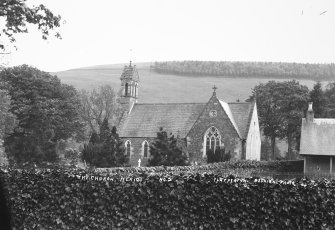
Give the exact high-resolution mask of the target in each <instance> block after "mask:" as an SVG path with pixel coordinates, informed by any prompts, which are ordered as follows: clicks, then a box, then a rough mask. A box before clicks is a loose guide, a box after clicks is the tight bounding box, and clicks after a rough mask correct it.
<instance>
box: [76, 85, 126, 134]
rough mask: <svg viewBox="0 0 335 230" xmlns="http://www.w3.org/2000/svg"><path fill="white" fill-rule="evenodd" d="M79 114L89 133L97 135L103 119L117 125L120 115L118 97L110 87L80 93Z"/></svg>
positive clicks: (105, 86)
mask: <svg viewBox="0 0 335 230" xmlns="http://www.w3.org/2000/svg"><path fill="white" fill-rule="evenodd" d="M80 100H81V106H80V114H81V117H82V119H83V120H84V121H85V123H86V124H87V126H88V127H89V128H88V129H89V130H90V132H96V133H98V131H99V128H100V126H101V125H102V123H103V121H104V119H107V120H108V122H110V123H114V124H117V122H118V120H119V118H120V115H121V106H120V103H119V97H118V95H117V94H116V93H115V91H114V89H113V88H112V87H111V86H110V85H104V86H100V87H99V88H98V89H93V90H92V91H90V92H89V91H86V90H82V91H80Z"/></svg>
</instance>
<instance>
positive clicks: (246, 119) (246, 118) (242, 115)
mask: <svg viewBox="0 0 335 230" xmlns="http://www.w3.org/2000/svg"><path fill="white" fill-rule="evenodd" d="M228 104H229V107H230V110H231V112H232V114H233V117H234V120H235V123H236V124H237V126H238V129H239V131H240V134H241V136H242V138H247V136H248V132H249V127H250V122H251V118H252V112H253V110H254V106H255V103H247V102H232V103H228Z"/></svg>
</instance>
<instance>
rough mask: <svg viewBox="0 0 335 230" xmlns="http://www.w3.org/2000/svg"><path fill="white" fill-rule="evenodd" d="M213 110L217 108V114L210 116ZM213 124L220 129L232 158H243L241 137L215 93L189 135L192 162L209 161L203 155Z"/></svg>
mask: <svg viewBox="0 0 335 230" xmlns="http://www.w3.org/2000/svg"><path fill="white" fill-rule="evenodd" d="M211 110H215V111H216V112H217V115H216V116H214V117H213V116H210V115H209V113H210V111H211ZM212 126H214V127H216V128H217V129H218V130H219V132H220V134H221V141H222V142H223V144H224V146H225V150H226V152H229V151H230V153H231V155H232V158H236V159H241V157H242V145H241V141H240V138H239V136H238V134H237V132H236V130H235V128H234V126H233V124H232V123H231V121H230V119H229V117H228V116H227V114H226V112H225V111H224V110H223V108H222V106H221V105H220V102H219V100H218V99H217V98H216V96H214V95H213V96H212V98H211V99H210V100H209V102H208V103H207V105H206V107H205V109H204V111H203V112H202V114H201V115H200V116H199V118H198V120H197V121H196V122H195V124H194V125H193V127H192V129H191V130H190V132H189V133H188V135H187V139H188V141H187V143H188V145H187V150H188V153H189V156H190V162H191V163H195V162H197V164H205V163H207V162H206V158H205V157H204V156H203V154H204V135H205V133H206V131H207V130H208V129H209V128H210V127H212Z"/></svg>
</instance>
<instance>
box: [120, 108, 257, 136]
mask: <svg viewBox="0 0 335 230" xmlns="http://www.w3.org/2000/svg"><path fill="white" fill-rule="evenodd" d="M228 105H229V106H228V110H227V107H226V108H224V109H225V111H226V113H227V115H228V117H229V118H230V119H231V121H232V123H233V125H234V126H235V128H236V129H237V132H238V133H239V134H240V136H241V137H242V138H246V137H247V135H248V127H249V125H250V119H251V114H252V110H253V104H251V103H228ZM205 106H206V104H205V103H171V104H135V105H134V107H133V108H132V111H131V113H130V114H129V115H128V116H127V117H126V118H125V120H124V121H123V122H122V124H121V127H120V129H119V130H120V137H156V136H157V132H158V129H159V127H163V128H164V130H166V131H167V132H169V133H170V132H172V133H173V134H179V135H180V137H186V135H187V133H188V132H189V131H190V129H191V128H192V126H193V124H194V123H195V121H196V120H197V119H198V117H199V115H200V114H201V112H202V111H203V109H204V108H205ZM229 108H230V111H229ZM228 113H230V115H229V114H228Z"/></svg>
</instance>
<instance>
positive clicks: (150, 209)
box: [2, 169, 335, 229]
mask: <svg viewBox="0 0 335 230" xmlns="http://www.w3.org/2000/svg"><path fill="white" fill-rule="evenodd" d="M92 173H93V172H92ZM95 173H96V172H95ZM2 174H3V176H5V178H6V182H7V185H8V187H7V189H8V192H9V198H10V206H11V211H12V215H13V225H14V229H320V228H321V229H322V228H323V229H331V227H333V226H335V214H334V210H335V181H328V180H321V181H312V180H307V179H295V180H290V181H288V180H286V181H261V182H260V181H259V180H257V178H245V179H239V178H236V177H234V176H230V177H229V178H220V177H219V176H218V175H215V174H199V173H194V174H185V173H183V172H181V173H180V174H179V175H176V174H173V173H171V172H166V173H162V174H160V175H158V174H157V175H149V174H148V173H143V172H140V173H138V174H133V175H134V178H135V177H136V178H141V179H140V180H135V179H132V180H121V179H122V176H123V174H122V173H116V174H110V175H109V179H106V177H103V176H102V175H99V174H98V173H96V174H95V176H94V177H95V178H98V177H99V176H100V178H103V179H94V177H93V180H90V179H87V180H85V179H83V178H84V177H85V175H86V176H87V174H88V173H87V171H85V170H79V169H73V170H70V169H68V170H66V171H64V170H61V169H43V170H40V169H34V170H27V169H24V170H18V169H8V170H7V171H4V172H2Z"/></svg>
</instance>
